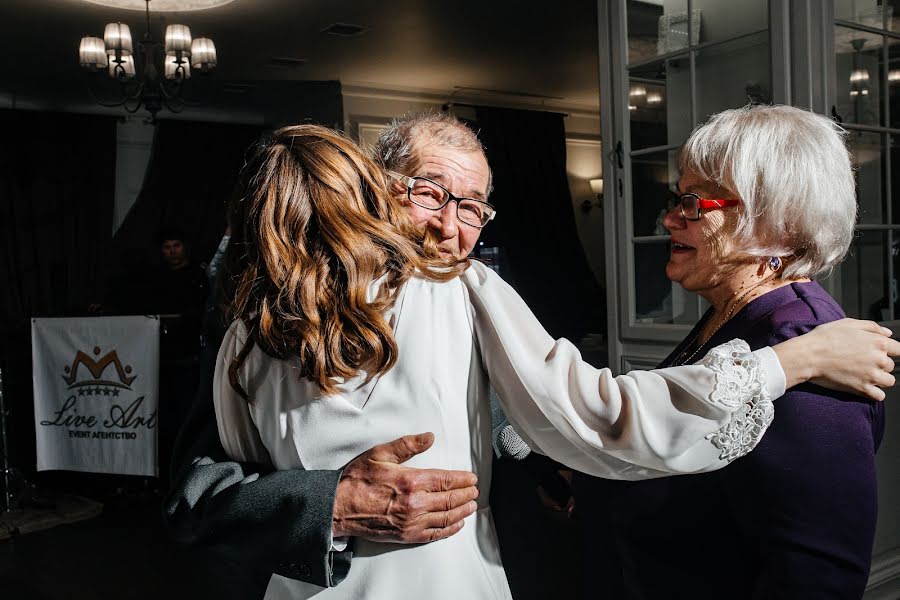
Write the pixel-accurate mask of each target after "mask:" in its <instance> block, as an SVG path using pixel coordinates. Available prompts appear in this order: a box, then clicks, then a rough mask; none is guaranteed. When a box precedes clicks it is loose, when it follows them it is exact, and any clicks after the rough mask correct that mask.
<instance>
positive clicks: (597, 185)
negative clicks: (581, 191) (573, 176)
mask: <svg viewBox="0 0 900 600" xmlns="http://www.w3.org/2000/svg"><path fill="white" fill-rule="evenodd" d="M590 184H591V191H592V192H594V193H595V194H597V195H598V196H599V195H600V194H602V193H603V180H602V179H591V180H590Z"/></svg>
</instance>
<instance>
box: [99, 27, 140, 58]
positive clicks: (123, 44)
mask: <svg viewBox="0 0 900 600" xmlns="http://www.w3.org/2000/svg"><path fill="white" fill-rule="evenodd" d="M103 41H104V42H106V53H107V54H109V55H110V56H114V55H115V54H116V52H119V53H120V55H121V56H131V54H132V53H133V52H134V46H133V45H132V43H131V29H129V28H128V25H126V24H125V23H107V25H106V30H105V31H104V32H103Z"/></svg>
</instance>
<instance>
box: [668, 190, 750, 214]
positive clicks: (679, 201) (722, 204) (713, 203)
mask: <svg viewBox="0 0 900 600" xmlns="http://www.w3.org/2000/svg"><path fill="white" fill-rule="evenodd" d="M740 204H741V201H740V200H721V199H711V198H701V197H700V196H698V195H697V194H690V193H688V194H678V193H676V192H672V191H670V192H669V201H668V204H667V209H668V210H672V209H673V208H675V207H676V206H678V207H680V208H681V216H682V217H684V218H685V219H687V220H688V221H699V220H700V219H702V218H703V213H705V212H706V211H708V210H718V209H721V208H728V207H730V206H740Z"/></svg>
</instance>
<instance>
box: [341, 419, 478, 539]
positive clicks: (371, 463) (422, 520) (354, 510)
mask: <svg viewBox="0 0 900 600" xmlns="http://www.w3.org/2000/svg"><path fill="white" fill-rule="evenodd" d="M432 444H434V434H432V433H422V434H419V435H408V436H404V437H402V438H399V439H396V440H394V441H392V442H388V443H386V444H381V445H379V446H375V447H374V448H372V449H371V450H369V451H368V452H365V453H363V454H361V455H360V456H358V457H357V458H355V459H353V460H352V461H351V462H350V464H348V465H347V467H346V468H345V469H344V472H343V474H342V475H341V480H340V482H339V483H338V487H337V494H336V497H335V502H334V519H333V530H332V531H333V535H334V536H335V537H341V536H356V537H362V538H366V539H370V540H375V541H382V542H401V543H407V544H416V543H424V542H433V541H435V540H440V539H443V538H446V537H450V536H451V535H453V534H455V533H456V532H458V531H459V530H460V529H462V527H463V519H464V518H466V517H468V516H469V515H471V514H472V513H473V512H475V510H476V509H477V504H476V503H475V499H476V498H478V488H477V487H475V484H476V483H477V482H478V480H477V478H476V477H475V474H474V473H470V472H468V471H444V470H441V469H416V468H412V467H405V466H403V465H402V464H401V463H404V462H406V461H407V460H409V459H410V458H412V457H413V456H415V455H417V454H421V453H422V452H425V451H426V450H428V449H429V448H430V447H431V446H432Z"/></svg>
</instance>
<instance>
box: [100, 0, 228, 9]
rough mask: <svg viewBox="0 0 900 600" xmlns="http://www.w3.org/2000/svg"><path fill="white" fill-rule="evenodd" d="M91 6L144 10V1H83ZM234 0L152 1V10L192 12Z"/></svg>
mask: <svg viewBox="0 0 900 600" xmlns="http://www.w3.org/2000/svg"><path fill="white" fill-rule="evenodd" d="M84 1H85V2H90V3H91V4H99V5H100V6H109V7H112V8H124V9H127V10H140V11H143V10H144V1H145V0H84ZM231 2H234V0H153V10H155V11H157V12H188V11H192V10H207V9H209V8H215V7H217V6H223V5H225V4H229V3H231Z"/></svg>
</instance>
